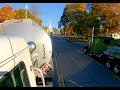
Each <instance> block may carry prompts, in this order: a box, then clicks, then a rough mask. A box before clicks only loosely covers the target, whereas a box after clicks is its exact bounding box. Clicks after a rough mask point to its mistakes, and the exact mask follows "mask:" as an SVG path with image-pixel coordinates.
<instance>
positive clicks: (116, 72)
mask: <svg viewBox="0 0 120 90" xmlns="http://www.w3.org/2000/svg"><path fill="white" fill-rule="evenodd" d="M113 71H114V73H115V74H118V73H119V72H120V67H119V65H118V64H116V65H115V66H114V70H113Z"/></svg>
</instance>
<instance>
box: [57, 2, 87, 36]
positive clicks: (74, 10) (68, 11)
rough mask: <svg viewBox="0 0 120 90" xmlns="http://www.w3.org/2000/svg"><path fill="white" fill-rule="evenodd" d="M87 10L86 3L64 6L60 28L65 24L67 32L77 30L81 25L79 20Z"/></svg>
mask: <svg viewBox="0 0 120 90" xmlns="http://www.w3.org/2000/svg"><path fill="white" fill-rule="evenodd" d="M85 11H86V4H85V3H71V4H67V5H66V7H65V8H64V11H63V15H62V16H61V20H60V22H59V25H58V27H59V28H60V27H62V26H63V28H64V29H65V32H66V33H68V34H71V33H73V32H77V30H76V27H78V26H79V24H78V22H79V20H81V18H82V17H81V16H83V14H84V12H85Z"/></svg>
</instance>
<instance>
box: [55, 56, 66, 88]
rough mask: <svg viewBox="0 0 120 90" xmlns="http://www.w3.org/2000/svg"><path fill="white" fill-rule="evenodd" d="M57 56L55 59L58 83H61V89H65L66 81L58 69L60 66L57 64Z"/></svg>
mask: <svg viewBox="0 0 120 90" xmlns="http://www.w3.org/2000/svg"><path fill="white" fill-rule="evenodd" d="M56 56H57V55H55V57H54V59H55V64H56V69H57V75H58V81H59V82H60V83H59V87H65V85H64V80H63V76H62V74H61V73H60V70H59V68H58V64H57V61H56Z"/></svg>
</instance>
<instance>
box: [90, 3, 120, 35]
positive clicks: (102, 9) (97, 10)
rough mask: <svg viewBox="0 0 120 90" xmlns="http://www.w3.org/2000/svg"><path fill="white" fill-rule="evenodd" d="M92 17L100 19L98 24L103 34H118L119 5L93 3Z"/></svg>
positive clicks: (119, 29) (119, 22) (119, 20)
mask: <svg viewBox="0 0 120 90" xmlns="http://www.w3.org/2000/svg"><path fill="white" fill-rule="evenodd" d="M91 13H92V15H96V16H98V17H99V18H100V24H101V25H102V26H103V28H104V29H103V30H104V31H103V32H106V30H107V29H108V31H109V32H110V33H113V32H119V31H120V28H119V24H120V4H119V3H95V4H93V7H92V10H91Z"/></svg>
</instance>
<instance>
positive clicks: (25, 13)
mask: <svg viewBox="0 0 120 90" xmlns="http://www.w3.org/2000/svg"><path fill="white" fill-rule="evenodd" d="M27 7H28V3H26V12H25V18H26V19H27Z"/></svg>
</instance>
